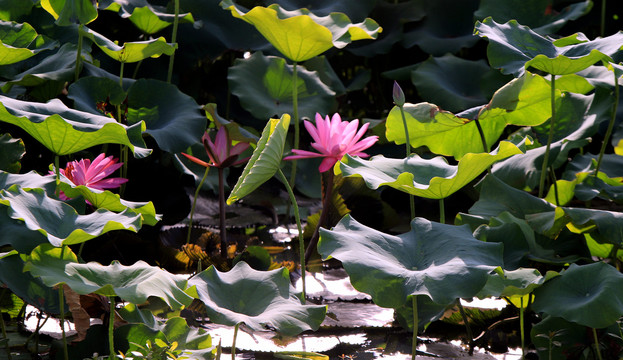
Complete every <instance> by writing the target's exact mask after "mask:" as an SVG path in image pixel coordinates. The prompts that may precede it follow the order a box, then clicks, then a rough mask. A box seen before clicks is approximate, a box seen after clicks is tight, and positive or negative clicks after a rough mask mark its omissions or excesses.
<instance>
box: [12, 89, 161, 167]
mask: <svg viewBox="0 0 623 360" xmlns="http://www.w3.org/2000/svg"><path fill="white" fill-rule="evenodd" d="M0 121H4V122H8V123H10V124H14V125H17V126H19V127H21V128H22V129H23V130H24V131H26V132H28V133H29V134H30V135H31V136H32V137H34V138H35V139H37V140H38V141H39V142H40V143H42V144H43V145H45V147H47V148H48V149H49V150H50V151H52V152H53V153H55V154H56V155H67V154H72V153H74V152H77V151H80V150H84V149H86V148H89V147H91V146H95V145H99V144H107V143H113V144H123V145H127V146H128V147H129V148H130V149H131V150H132V151H134V155H135V156H136V157H144V156H147V155H149V154H150V153H151V150H150V149H147V148H145V142H144V141H143V139H142V137H141V131H142V130H143V128H144V127H145V124H144V123H142V122H139V123H136V124H134V125H133V126H124V125H122V124H119V123H117V122H116V121H115V120H113V119H111V118H109V117H106V116H100V115H94V114H90V113H86V112H82V111H77V110H73V109H70V108H68V107H67V106H65V104H63V103H62V102H61V101H60V100H58V99H55V100H51V101H49V102H47V103H45V104H44V103H34V102H29V101H21V100H15V99H12V98H9V97H6V96H0Z"/></svg>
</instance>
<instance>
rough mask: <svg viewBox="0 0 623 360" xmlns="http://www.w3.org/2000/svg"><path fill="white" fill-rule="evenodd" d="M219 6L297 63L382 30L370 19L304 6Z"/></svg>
mask: <svg viewBox="0 0 623 360" xmlns="http://www.w3.org/2000/svg"><path fill="white" fill-rule="evenodd" d="M221 7H222V8H223V9H226V10H230V11H231V14H232V15H233V16H234V17H237V18H239V19H242V20H244V21H246V22H248V23H250V24H252V25H253V26H255V28H256V29H257V30H258V31H259V32H260V33H261V34H262V35H263V36H264V37H265V38H266V39H267V40H268V41H269V42H270V43H271V44H272V45H273V46H274V47H275V48H276V49H277V50H279V51H280V52H281V53H282V54H283V55H284V56H285V57H287V58H288V59H290V60H292V61H297V62H300V61H305V60H308V59H311V58H313V57H314V56H318V55H320V54H322V53H323V52H325V51H327V50H329V49H331V48H332V47H334V46H335V47H337V48H343V47H344V46H346V45H348V44H349V43H350V42H352V41H355V40H362V39H376V37H377V36H378V33H380V32H381V31H382V29H381V28H380V27H379V25H378V24H377V23H376V22H375V21H374V20H372V19H369V18H368V19H365V20H364V21H363V22H361V23H358V24H352V23H351V22H350V19H349V18H348V16H346V15H345V14H342V13H331V14H329V15H328V16H323V17H321V16H316V15H314V14H313V13H311V12H310V11H309V10H307V9H298V10H294V11H287V10H284V9H283V8H281V6H279V5H278V4H272V5H270V6H269V7H263V6H256V7H254V8H253V9H251V10H250V11H248V12H246V13H244V12H243V11H242V10H240V9H239V8H238V7H237V6H236V5H235V4H234V2H233V1H232V0H224V1H222V2H221Z"/></svg>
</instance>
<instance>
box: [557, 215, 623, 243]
mask: <svg viewBox="0 0 623 360" xmlns="http://www.w3.org/2000/svg"><path fill="white" fill-rule="evenodd" d="M562 209H563V210H564V211H565V215H566V216H568V217H569V218H570V219H571V222H570V223H568V224H567V228H569V229H570V230H571V231H572V232H575V233H578V234H584V233H590V235H591V238H593V239H594V240H595V241H597V242H599V243H606V244H614V245H618V246H619V247H623V238H622V237H621V234H623V213H620V212H616V211H606V210H597V209H583V208H569V207H564V208H562Z"/></svg>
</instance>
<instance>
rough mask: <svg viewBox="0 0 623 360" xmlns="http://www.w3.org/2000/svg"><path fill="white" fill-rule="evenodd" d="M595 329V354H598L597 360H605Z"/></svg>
mask: <svg viewBox="0 0 623 360" xmlns="http://www.w3.org/2000/svg"><path fill="white" fill-rule="evenodd" d="M592 329H593V339H594V340H595V352H596V353H597V359H599V360H603V358H602V357H601V350H600V349H599V339H598V338H597V330H596V329H595V328H592Z"/></svg>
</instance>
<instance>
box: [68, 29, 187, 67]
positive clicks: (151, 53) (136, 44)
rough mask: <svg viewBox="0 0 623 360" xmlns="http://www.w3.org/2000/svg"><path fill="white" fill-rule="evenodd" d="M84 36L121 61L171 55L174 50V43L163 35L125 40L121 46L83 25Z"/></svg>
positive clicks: (134, 60)
mask: <svg viewBox="0 0 623 360" xmlns="http://www.w3.org/2000/svg"><path fill="white" fill-rule="evenodd" d="M80 31H82V32H83V35H84V37H85V38H88V39H91V41H93V42H94V43H95V45H97V46H98V47H99V48H100V49H102V51H103V52H104V53H105V54H106V55H108V56H110V57H111V58H113V59H115V60H116V61H119V62H121V63H133V62H137V61H141V60H145V59H147V58H150V57H154V58H156V57H160V55H163V54H164V55H172V54H173V53H174V52H175V48H176V46H177V45H176V44H169V43H167V42H166V40H165V39H164V37H159V38H157V39H153V40H146V41H132V42H126V43H124V44H123V46H119V45H117V44H115V43H114V42H113V41H111V40H109V39H108V38H106V37H104V36H103V35H101V34H99V33H97V32H95V31H93V30H91V29H89V28H86V27H84V28H83V29H81V30H80Z"/></svg>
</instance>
